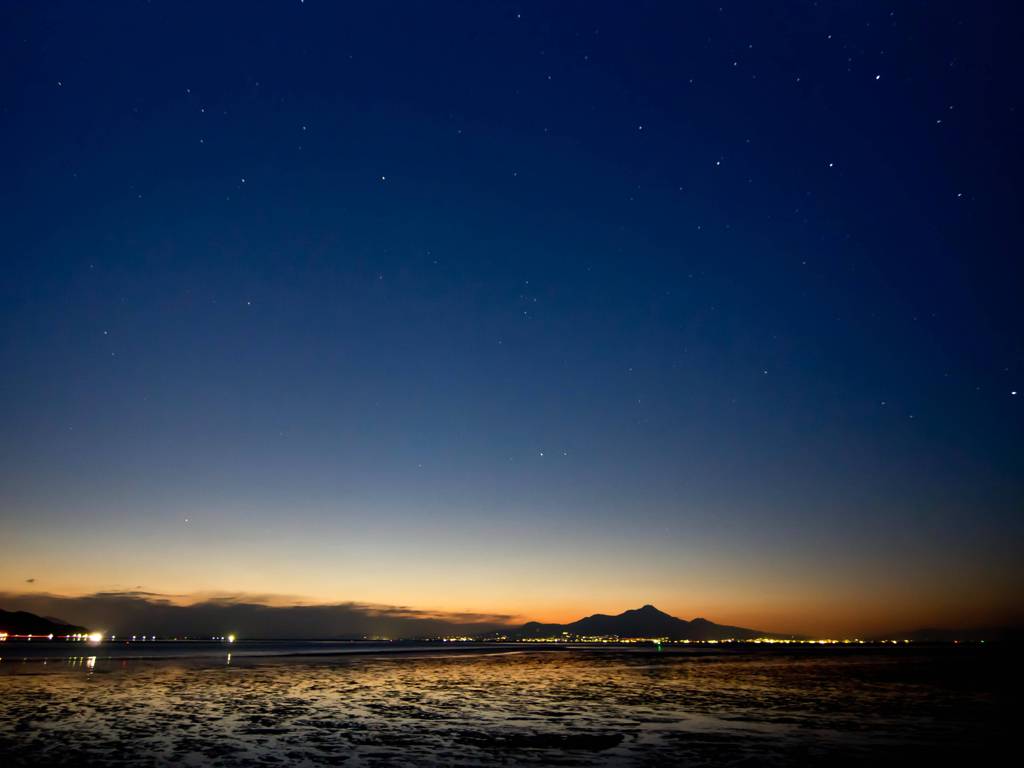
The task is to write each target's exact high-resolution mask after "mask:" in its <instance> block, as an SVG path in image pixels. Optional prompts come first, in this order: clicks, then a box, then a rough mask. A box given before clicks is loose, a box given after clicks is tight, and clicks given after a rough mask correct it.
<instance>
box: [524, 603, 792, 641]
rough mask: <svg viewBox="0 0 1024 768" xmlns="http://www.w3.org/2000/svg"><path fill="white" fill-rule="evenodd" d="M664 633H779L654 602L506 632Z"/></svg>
mask: <svg viewBox="0 0 1024 768" xmlns="http://www.w3.org/2000/svg"><path fill="white" fill-rule="evenodd" d="M566 633H567V634H568V635H570V636H580V637H609V636H617V637H663V638H668V639H669V640H728V639H736V640H747V639H750V638H755V637H779V635H773V634H771V633H769V632H761V631H759V630H756V629H746V628H744V627H732V626H728V625H725V624H715V623H714V622H712V621H708V620H707V619H700V618H698V619H693V620H692V621H686V620H684V619H678V618H676V617H675V616H670V615H669V614H667V613H665V612H664V611H659V610H658V609H657V608H655V607H654V606H653V605H645V606H643V607H642V608H634V609H631V610H628V611H624V612H623V613H620V614H618V615H617V616H609V615H607V614H604V613H595V614H594V615H593V616H587V617H585V618H582V619H579V620H578V621H574V622H572V623H571V624H541V623H540V622H536V621H530V622H527V623H526V624H524V625H523V626H521V627H520V628H519V629H517V630H513V631H512V632H510V633H506V634H507V635H508V636H510V637H516V638H523V639H529V638H541V637H559V636H561V635H563V634H566Z"/></svg>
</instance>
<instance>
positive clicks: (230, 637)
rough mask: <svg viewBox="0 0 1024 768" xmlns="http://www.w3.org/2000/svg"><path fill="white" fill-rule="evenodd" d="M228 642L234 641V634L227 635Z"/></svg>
mask: <svg viewBox="0 0 1024 768" xmlns="http://www.w3.org/2000/svg"><path fill="white" fill-rule="evenodd" d="M228 642H229V643H233V642H235V636H234V635H228Z"/></svg>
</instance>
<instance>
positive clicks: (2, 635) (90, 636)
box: [0, 631, 235, 645]
mask: <svg viewBox="0 0 1024 768" xmlns="http://www.w3.org/2000/svg"><path fill="white" fill-rule="evenodd" d="M173 639H174V640H177V639H178V638H176V637H175V638H173ZM185 639H186V640H188V639H189V638H187V637H186V638H185ZM210 639H211V640H219V641H221V642H224V643H233V642H235V636H234V635H233V634H231V635H219V636H217V637H211V638H210ZM7 640H66V641H69V642H88V643H92V644H93V645H96V644H98V643H102V642H103V641H104V640H109V641H116V640H117V635H111V636H110V637H107V636H106V635H105V634H104V633H103V632H76V633H74V634H71V635H55V634H53V633H52V632H51V633H50V634H48V635H32V634H15V633H12V632H3V631H0V643H2V642H5V641H7ZM151 641H152V642H155V641H156V635H132V636H131V638H130V639H129V638H123V639H122V642H125V643H144V642H151Z"/></svg>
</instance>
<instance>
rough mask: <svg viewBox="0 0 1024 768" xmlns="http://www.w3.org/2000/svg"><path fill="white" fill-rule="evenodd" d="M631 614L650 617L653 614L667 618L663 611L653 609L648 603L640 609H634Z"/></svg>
mask: <svg viewBox="0 0 1024 768" xmlns="http://www.w3.org/2000/svg"><path fill="white" fill-rule="evenodd" d="M631 613H643V614H650V615H651V616H654V615H655V614H657V615H660V616H667V615H668V614H666V613H665V612H664V611H659V610H658V609H657V608H655V607H654V606H653V605H651V604H650V603H647V605H645V606H643V607H642V608H636V609H634V610H633V611H631Z"/></svg>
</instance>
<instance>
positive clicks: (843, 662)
mask: <svg viewBox="0 0 1024 768" xmlns="http://www.w3.org/2000/svg"><path fill="white" fill-rule="evenodd" d="M1007 658H1008V655H1007V654H1005V653H997V652H996V651H994V650H993V651H984V650H978V649H974V650H966V649H965V650H962V651H952V650H941V651H916V650H915V651H911V650H902V649H900V650H898V651H897V650H894V651H892V652H878V651H873V652H866V653H853V652H851V653H843V652H822V653H816V654H784V653H751V654H722V655H703V656H692V655H686V654H675V653H656V652H653V651H652V652H644V653H636V652H633V653H627V652H622V653H619V652H590V651H571V650H563V651H539V652H538V651H529V650H524V651H516V650H512V651H509V650H502V651H495V652H480V653H460V654H444V653H433V654H431V653H424V654H410V655H405V656H400V657H399V656H388V657H385V656H364V657H360V658H352V657H333V658H287V659H266V658H262V659H261V658H248V659H242V660H241V661H239V660H236V661H235V662H234V663H231V664H228V663H226V659H221V660H213V659H201V660H195V659H193V660H187V659H177V660H174V659H169V660H160V661H152V660H149V661H147V660H128V659H104V658H102V657H100V658H97V659H96V660H93V661H90V662H89V663H83V662H82V661H81V660H71V661H69V660H66V659H64V660H60V659H51V660H48V661H47V662H46V663H45V664H44V663H43V662H42V661H41V660H25V661H21V660H18V659H12V658H11V657H9V656H6V657H4V659H3V660H2V662H0V754H2V755H4V760H3V764H4V765H8V766H10V765H18V766H21V765H25V766H27V765H42V764H48V765H195V766H206V765H223V766H234V765H289V766H292V765H352V766H357V765H371V766H372V765H417V766H419V765H459V766H462V765H465V766H475V765H492V764H509V765H512V764H536V765H765V764H768V765H771V764H777V765H792V764H829V765H836V764H861V763H863V762H865V761H867V760H876V761H878V760H881V761H883V762H886V763H888V762H889V761H895V760H897V759H913V758H924V759H929V760H932V761H933V764H940V763H944V762H946V761H952V760H961V759H971V760H976V759H978V758H979V757H981V756H982V755H984V754H986V753H989V752H992V751H993V750H995V749H996V748H997V745H998V742H999V741H1000V740H1001V739H1003V738H1004V735H1005V734H1006V732H1007V727H1008V725H1009V722H1010V720H1009V717H1010V715H1009V712H1010V710H1009V707H1010V699H1009V697H1010V695H1011V692H1012V688H1013V685H1014V680H1016V679H1017V678H1016V674H1015V671H1014V670H1011V669H1009V668H1008V667H1007V661H1006V660H1007Z"/></svg>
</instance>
